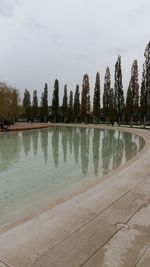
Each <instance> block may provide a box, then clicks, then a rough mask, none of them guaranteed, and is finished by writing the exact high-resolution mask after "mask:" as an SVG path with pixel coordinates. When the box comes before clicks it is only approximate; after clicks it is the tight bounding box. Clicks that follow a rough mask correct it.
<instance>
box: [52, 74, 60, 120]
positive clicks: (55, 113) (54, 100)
mask: <svg viewBox="0 0 150 267" xmlns="http://www.w3.org/2000/svg"><path fill="white" fill-rule="evenodd" d="M52 114H53V117H54V122H57V117H58V115H59V82H58V80H57V79H56V80H55V83H54V90H53V98H52Z"/></svg>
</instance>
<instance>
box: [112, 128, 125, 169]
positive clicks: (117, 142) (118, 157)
mask: <svg viewBox="0 0 150 267" xmlns="http://www.w3.org/2000/svg"><path fill="white" fill-rule="evenodd" d="M123 152H124V142H123V135H122V133H120V132H117V136H116V137H115V139H114V142H113V169H115V168H117V167H119V166H120V164H121V163H122V158H123Z"/></svg>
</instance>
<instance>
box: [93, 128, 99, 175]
mask: <svg viewBox="0 0 150 267" xmlns="http://www.w3.org/2000/svg"><path fill="white" fill-rule="evenodd" d="M99 145H100V130H98V129H94V134H93V164H94V173H95V176H97V175H98V165H99Z"/></svg>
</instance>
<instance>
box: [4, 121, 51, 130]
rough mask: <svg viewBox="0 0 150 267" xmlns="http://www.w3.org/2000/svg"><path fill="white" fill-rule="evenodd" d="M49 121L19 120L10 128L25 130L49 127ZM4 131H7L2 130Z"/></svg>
mask: <svg viewBox="0 0 150 267" xmlns="http://www.w3.org/2000/svg"><path fill="white" fill-rule="evenodd" d="M48 127H49V124H48V123H40V122H38V123H31V122H17V123H14V124H12V125H10V128H9V130H10V131H22V130H23V131H25V130H35V129H43V128H48ZM0 131H2V132H6V131H5V130H1V129H0Z"/></svg>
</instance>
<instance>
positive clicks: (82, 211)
mask: <svg viewBox="0 0 150 267" xmlns="http://www.w3.org/2000/svg"><path fill="white" fill-rule="evenodd" d="M54 126H56V125H54ZM57 126H60V125H58V124H57ZM63 126H65V125H64V124H63ZM67 126H68V125H67ZM69 126H70V125H69ZM73 126H74V125H73ZM90 126H91V125H90ZM77 127H79V125H77ZM82 127H88V125H85V126H82ZM105 128H106V129H108V127H105ZM118 128H119V130H121V128H120V127H112V129H113V130H118ZM109 129H110V128H109ZM122 130H123V131H125V129H124V128H123V129H122ZM126 130H127V129H126ZM128 131H130V132H131V131H132V132H133V131H136V134H139V132H138V133H137V130H136V129H128ZM134 133H135V132H134ZM140 135H141V136H143V137H144V139H145V141H146V144H145V147H144V149H143V150H142V151H141V153H140V155H139V157H138V158H136V159H134V160H133V162H132V164H131V162H130V163H129V164H127V165H126V166H125V168H123V169H122V170H119V171H118V169H116V171H115V173H114V174H113V177H112V178H111V180H106V181H104V182H103V183H102V184H98V185H97V186H95V187H93V188H91V189H89V190H88V191H86V192H84V193H82V194H81V195H78V196H76V197H75V198H73V199H71V200H69V201H67V202H65V203H63V204H60V205H59V206H58V207H56V208H54V209H53V210H50V211H48V212H46V213H45V214H42V215H40V216H39V217H37V218H35V219H32V220H31V221H29V222H26V223H23V224H22V225H20V226H18V227H16V228H14V229H12V230H10V231H8V232H6V233H4V234H2V235H1V236H0V260H4V261H5V262H6V263H8V264H9V265H10V266H16V267H21V266H41V265H38V264H41V262H42V263H44V264H45V265H44V267H45V266H53V265H46V264H47V263H46V262H50V261H51V263H53V264H54V263H55V264H57V265H56V266H61V267H62V266H69V267H70V266H73V265H65V264H66V263H65V262H64V263H63V260H62V261H61V265H60V263H59V261H58V259H55V257H54V256H55V255H53V254H52V251H55V250H56V252H57V250H58V248H59V251H60V253H61V254H62V253H63V249H64V247H65V246H66V247H67V246H68V245H67V244H66V242H67V240H68V242H69V238H71V237H73V236H74V235H76V234H78V232H80V231H81V229H85V228H86V227H87V224H92V223H95V220H96V218H97V217H98V216H102V215H103V214H104V213H105V212H106V210H109V209H110V207H113V206H114V205H115V203H119V201H120V198H121V197H122V198H125V196H126V195H128V194H131V193H132V191H133V190H135V188H137V187H139V185H140V184H142V183H143V181H149V179H150V178H148V175H149V173H150V167H149V158H150V151H149V146H150V141H149V138H150V132H148V131H146V130H143V133H142V132H141V130H140ZM146 135H147V136H146ZM148 185H149V183H148ZM142 186H144V185H142ZM142 188H143V187H142ZM142 188H141V189H142ZM138 190H139V191H140V189H138ZM146 190H147V191H148V190H149V186H147V187H146V188H144V193H145V194H144V193H143V195H142V197H141V196H139V198H138V199H136V203H138V202H139V204H138V206H140V202H142V199H144V200H143V201H144V202H146V203H147V201H148V198H147V194H146ZM141 191H142V190H141ZM141 194H142V193H141ZM130 197H131V196H130ZM141 198H142V199H141ZM133 199H134V198H133ZM132 201H133V200H132ZM124 203H126V205H127V206H128V202H127V200H126V199H125V201H124ZM131 204H133V203H132V202H131V203H130V205H131ZM142 205H143V204H142ZM119 208H121V206H120V207H119ZM128 208H129V207H128ZM133 208H134V206H133V207H132V209H133ZM116 212H117V211H116ZM130 212H131V213H132V212H133V213H134V210H133V211H130ZM124 213H125V212H124ZM124 216H125V215H124V214H123V215H121V218H119V219H120V221H122V217H124ZM126 221H127V220H126ZM48 222H51V223H50V225H49V224H48ZM115 223H117V221H116V222H115ZM41 225H42V229H41ZM110 227H111V226H110ZM103 228H104V229H105V227H104V225H103ZM83 232H84V231H83ZM88 232H89V231H88ZM29 233H30V234H29ZM48 233H51V236H48ZM86 233H87V232H86ZM116 234H117V233H116ZM14 235H15V236H16V240H13V239H12V238H13V236H14ZM85 238H87V242H88V241H89V240H88V237H86V236H85ZM106 239H107V240H108V242H109V239H110V238H108V237H107V238H106ZM12 240H13V244H12ZM34 240H38V242H37V241H36V242H35V241H34ZM74 242H77V240H76V241H74ZM95 242H97V240H96V237H95ZM105 242H106V241H105ZM81 243H82V242H81ZM75 244H78V243H75ZM62 245H63V247H61V246H62ZM89 246H90V245H89ZM31 248H32V249H31ZM80 250H81V251H82V250H83V246H80ZM70 253H71V252H70ZM88 254H89V253H88ZM48 255H50V258H48ZM89 256H90V255H86V257H87V260H88V258H89ZM93 257H94V252H93ZM44 258H45V259H44ZM79 258H81V262H80V263H79V264H78V263H77V264H78V265H77V264H76V265H74V266H81V264H82V261H83V263H84V265H85V264H86V259H84V260H83V255H82V257H81V256H80V257H79ZM75 261H77V259H76V257H74V258H73V257H72V263H73V262H75ZM34 262H35V263H34ZM82 266H83V265H82ZM91 266H92V265H91ZM100 266H101V265H100ZM110 266H111V265H110ZM118 266H119V265H118ZM120 266H121V265H120ZM128 266H130V265H128ZM141 266H142V265H141ZM143 266H144V265H143ZM145 266H146V265H145ZM145 266H144V267H145Z"/></svg>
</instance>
